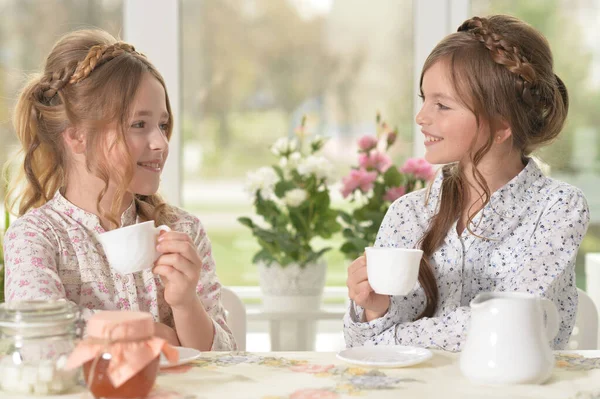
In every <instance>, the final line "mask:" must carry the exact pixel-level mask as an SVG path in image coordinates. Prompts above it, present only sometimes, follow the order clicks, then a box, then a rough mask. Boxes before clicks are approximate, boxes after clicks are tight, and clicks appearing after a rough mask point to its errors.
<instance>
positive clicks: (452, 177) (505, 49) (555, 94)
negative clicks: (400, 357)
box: [419, 15, 569, 318]
mask: <svg viewBox="0 0 600 399" xmlns="http://www.w3.org/2000/svg"><path fill="white" fill-rule="evenodd" d="M437 62H443V63H445V64H446V65H447V67H448V70H449V76H450V79H451V82H452V84H453V86H454V89H455V92H456V93H457V97H458V98H459V99H460V100H461V101H462V102H463V104H464V105H465V106H466V107H467V108H468V109H469V110H470V111H471V112H472V113H473V114H474V115H475V118H476V121H477V125H478V126H482V124H484V125H483V126H484V127H489V125H490V124H492V123H494V122H498V121H501V122H504V123H507V124H508V125H509V126H510V128H511V132H512V135H511V140H512V145H513V147H514V149H515V150H517V151H519V153H520V155H521V157H522V158H523V159H525V158H526V157H527V156H528V155H530V154H531V152H532V151H534V150H535V149H537V148H539V147H541V146H543V145H546V144H548V143H550V142H552V140H554V139H555V138H556V137H557V136H558V134H559V133H560V131H561V130H562V127H563V125H564V122H565V119H566V116H567V111H568V108H569V98H568V95H567V89H566V87H565V85H564V83H563V81H562V80H561V79H560V78H559V77H558V76H556V74H555V73H554V71H553V60H552V52H551V51H550V47H549V45H548V42H547V40H546V39H545V38H544V36H543V35H542V34H541V33H540V32H538V31H537V30H535V29H534V28H532V27H531V26H530V25H528V24H526V23H525V22H523V21H521V20H519V19H517V18H514V17H510V16H506V15H494V16H491V17H488V18H479V17H473V18H471V19H468V20H467V21H465V22H464V23H463V24H462V25H461V26H460V27H459V28H458V32H457V33H453V34H451V35H449V36H447V37H446V38H444V39H443V40H442V41H441V42H440V43H438V45H437V46H436V47H435V48H434V49H433V51H432V52H431V54H430V55H429V57H428V58H427V60H426V61H425V64H424V66H423V71H422V73H421V85H422V84H423V76H424V74H425V72H426V71H427V70H428V69H429V68H431V67H432V66H433V65H434V64H436V63H437ZM486 125H487V126H486ZM484 131H485V130H484ZM487 131H488V132H489V130H487ZM489 133H490V134H489V136H488V137H487V142H486V143H485V144H484V145H483V146H482V147H481V148H475V142H476V139H475V140H474V141H473V143H472V146H471V149H472V151H471V152H470V154H469V158H470V159H469V162H470V163H471V166H472V167H471V170H472V178H473V180H474V182H475V183H476V184H477V185H478V186H479V188H480V189H481V191H482V192H483V194H482V198H481V199H482V202H483V205H481V206H480V207H479V208H478V209H476V210H475V211H474V212H473V209H471V208H470V209H468V210H467V217H468V219H467V223H466V228H467V229H468V230H469V231H470V232H471V233H472V230H471V225H472V223H473V218H474V216H475V214H476V212H477V211H478V210H479V209H482V208H483V207H485V205H487V203H488V202H489V201H490V195H491V193H490V189H489V187H488V185H487V184H486V182H485V179H484V177H483V175H482V174H481V173H480V171H479V170H478V169H477V165H478V164H479V163H480V162H481V160H482V159H483V157H484V156H485V154H487V153H488V151H489V150H490V149H491V147H492V144H493V141H494V138H493V136H492V134H491V132H489ZM442 173H443V175H444V179H443V182H442V187H441V200H440V201H439V207H438V211H437V213H436V215H435V216H434V217H433V218H432V220H431V223H430V225H429V226H428V229H427V231H426V232H425V234H424V236H423V237H422V238H421V241H420V245H421V249H422V250H423V258H422V260H421V267H420V270H419V282H420V284H421V286H422V287H423V289H424V291H425V295H426V298H427V304H426V308H425V310H424V311H423V313H422V314H421V315H420V316H419V318H421V317H431V316H432V315H433V314H434V313H435V310H436V309H437V304H438V299H439V298H438V296H439V292H438V287H437V283H436V279H435V275H434V272H433V267H432V266H431V264H430V259H431V256H432V255H433V253H434V252H435V251H436V250H437V249H438V248H439V247H440V245H442V243H443V242H444V239H445V237H446V235H447V233H448V231H449V230H450V228H451V226H452V225H453V224H454V222H456V220H458V218H459V217H460V216H461V214H462V212H463V211H464V207H465V206H466V203H465V201H466V189H467V184H468V183H467V180H466V176H465V168H464V165H463V164H462V162H458V163H456V164H451V165H446V166H444V167H443V169H442Z"/></svg>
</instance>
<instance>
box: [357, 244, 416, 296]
mask: <svg viewBox="0 0 600 399" xmlns="http://www.w3.org/2000/svg"><path fill="white" fill-rule="evenodd" d="M365 252H366V254H367V277H368V279H369V284H370V285H371V288H373V291H375V292H376V293H377V294H384V295H407V294H408V293H409V292H410V291H412V289H413V288H414V287H415V283H416V282H417V279H418V278H419V266H420V264H421V257H422V256H423V251H421V250H420V249H407V248H379V247H367V248H365Z"/></svg>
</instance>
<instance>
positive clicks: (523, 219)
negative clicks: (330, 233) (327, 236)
mask: <svg viewBox="0 0 600 399" xmlns="http://www.w3.org/2000/svg"><path fill="white" fill-rule="evenodd" d="M442 179H443V177H442V176H441V174H440V175H439V176H438V177H437V178H436V180H435V181H434V182H433V184H432V186H431V189H430V193H429V199H428V201H427V202H426V196H427V193H426V190H420V191H416V192H413V193H410V194H408V195H405V196H403V197H400V198H399V199H398V200H396V201H395V202H394V203H393V204H392V205H391V207H390V208H389V210H388V212H387V214H386V216H385V218H384V220H383V222H382V224H381V227H380V229H379V233H378V235H377V242H376V243H375V245H376V246H380V247H399V248H415V247H418V245H419V244H418V243H419V240H420V239H421V238H422V236H423V234H424V233H425V231H426V229H427V227H428V226H429V222H430V220H431V218H432V217H433V216H434V214H435V213H436V210H437V205H438V201H439V200H440V199H441V198H440V189H441V183H442ZM441 200H443V199H441ZM589 219H590V215H589V210H588V205H587V202H586V200H585V198H584V196H583V193H582V192H581V191H580V190H579V189H577V188H575V187H573V186H570V185H568V184H566V183H562V182H559V181H556V180H553V179H550V178H548V177H545V176H544V175H543V174H542V172H541V171H540V169H539V167H538V166H537V165H536V163H535V161H533V160H529V161H528V163H527V166H526V167H525V168H524V169H523V170H522V171H521V172H520V173H519V174H518V175H517V176H516V177H515V178H513V179H512V180H511V181H510V182H508V183H507V184H506V185H505V186H503V187H502V188H501V189H499V190H498V191H496V192H494V193H493V194H492V196H491V199H490V202H489V203H488V204H487V205H486V206H485V207H484V209H483V211H481V212H479V213H478V215H477V216H476V218H475V220H474V227H473V228H472V230H473V233H474V234H472V233H471V232H469V231H468V230H466V229H465V230H464V232H463V233H462V234H461V235H460V236H459V235H458V233H457V231H456V223H455V224H454V225H453V226H452V227H451V228H450V231H449V232H448V234H447V236H446V239H445V241H444V243H443V244H442V246H440V248H438V249H437V251H436V252H435V253H434V254H433V256H432V259H431V264H432V266H433V268H434V273H435V276H436V279H437V286H438V289H439V303H438V307H437V310H436V312H435V314H434V316H433V317H431V318H427V317H425V318H422V319H420V320H416V321H415V319H416V318H417V316H418V315H419V314H420V313H421V312H422V311H423V309H424V308H425V293H424V291H423V289H422V287H421V286H420V284H418V283H417V284H416V286H415V289H414V290H413V291H412V292H411V293H409V294H408V295H407V296H392V297H390V299H391V303H390V308H389V310H388V312H387V314H386V315H384V316H383V317H381V318H379V319H376V320H372V321H371V322H363V318H362V317H363V313H364V310H363V309H362V308H361V307H360V306H357V305H356V304H354V303H351V304H350V307H349V309H348V312H347V313H346V315H345V317H344V335H345V340H346V345H347V346H349V347H350V346H359V345H378V344H382V345H384V344H401V345H415V346H422V347H432V348H443V349H446V350H451V351H459V350H460V349H461V345H462V343H463V341H464V339H465V337H466V333H467V328H468V324H469V320H470V315H471V314H470V309H469V302H470V301H471V300H472V299H473V298H474V297H475V296H476V295H477V294H478V293H480V292H485V291H521V292H529V293H532V294H536V295H539V296H542V297H546V298H549V299H550V300H552V301H553V302H554V304H555V305H556V308H557V309H558V312H559V314H560V318H561V323H560V331H559V333H558V335H557V336H556V338H555V339H554V342H553V346H554V348H556V349H562V348H564V347H565V346H566V344H567V342H568V340H569V337H570V335H571V331H572V329H573V325H574V323H575V313H576V311H577V289H576V286H575V257H576V255H577V250H578V248H579V245H580V243H581V241H582V239H583V236H584V235H585V232H586V230H587V226H588V223H589ZM478 236H479V237H483V238H479V237H478Z"/></svg>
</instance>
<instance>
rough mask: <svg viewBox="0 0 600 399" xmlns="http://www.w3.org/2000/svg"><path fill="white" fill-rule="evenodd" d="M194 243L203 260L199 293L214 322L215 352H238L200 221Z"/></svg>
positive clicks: (208, 243) (210, 251)
mask: <svg viewBox="0 0 600 399" xmlns="http://www.w3.org/2000/svg"><path fill="white" fill-rule="evenodd" d="M194 243H195V245H196V247H197V248H198V252H199V253H200V258H201V259H202V271H201V273H200V281H199V282H198V286H197V292H198V296H199V298H200V300H201V301H202V304H203V305H204V309H206V312H207V313H208V314H209V315H210V317H211V318H212V320H213V325H214V329H215V333H214V338H213V345H212V348H211V350H213V351H231V350H236V349H237V346H236V343H235V339H234V338H233V334H232V333H231V330H230V329H229V327H228V326H227V321H226V317H225V309H224V308H223V304H222V302H221V283H220V282H219V279H218V277H217V272H216V265H215V261H214V259H213V256H212V247H211V243H210V239H209V238H208V236H207V235H206V231H205V230H204V227H203V226H202V224H201V223H200V221H198V232H197V234H196V238H195V239H194Z"/></svg>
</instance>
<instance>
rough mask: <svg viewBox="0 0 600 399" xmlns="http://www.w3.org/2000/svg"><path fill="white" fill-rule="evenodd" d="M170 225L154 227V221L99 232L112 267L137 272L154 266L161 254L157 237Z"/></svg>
mask: <svg viewBox="0 0 600 399" xmlns="http://www.w3.org/2000/svg"><path fill="white" fill-rule="evenodd" d="M161 231H171V229H170V228H169V226H165V225H163V226H158V227H154V221H153V220H151V221H149V222H144V223H137V224H133V225H131V226H127V227H121V228H119V229H115V230H111V231H107V232H106V233H102V234H99V235H98V236H97V237H98V241H100V244H102V248H104V253H105V254H106V258H107V259H108V263H109V265H110V267H112V268H113V269H115V270H116V271H118V272H119V273H121V274H128V273H135V272H139V271H142V270H144V269H148V268H151V267H152V266H154V262H155V261H156V260H157V259H158V257H159V256H160V253H159V252H158V251H157V250H156V239H157V238H158V235H159V234H160V232H161Z"/></svg>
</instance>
